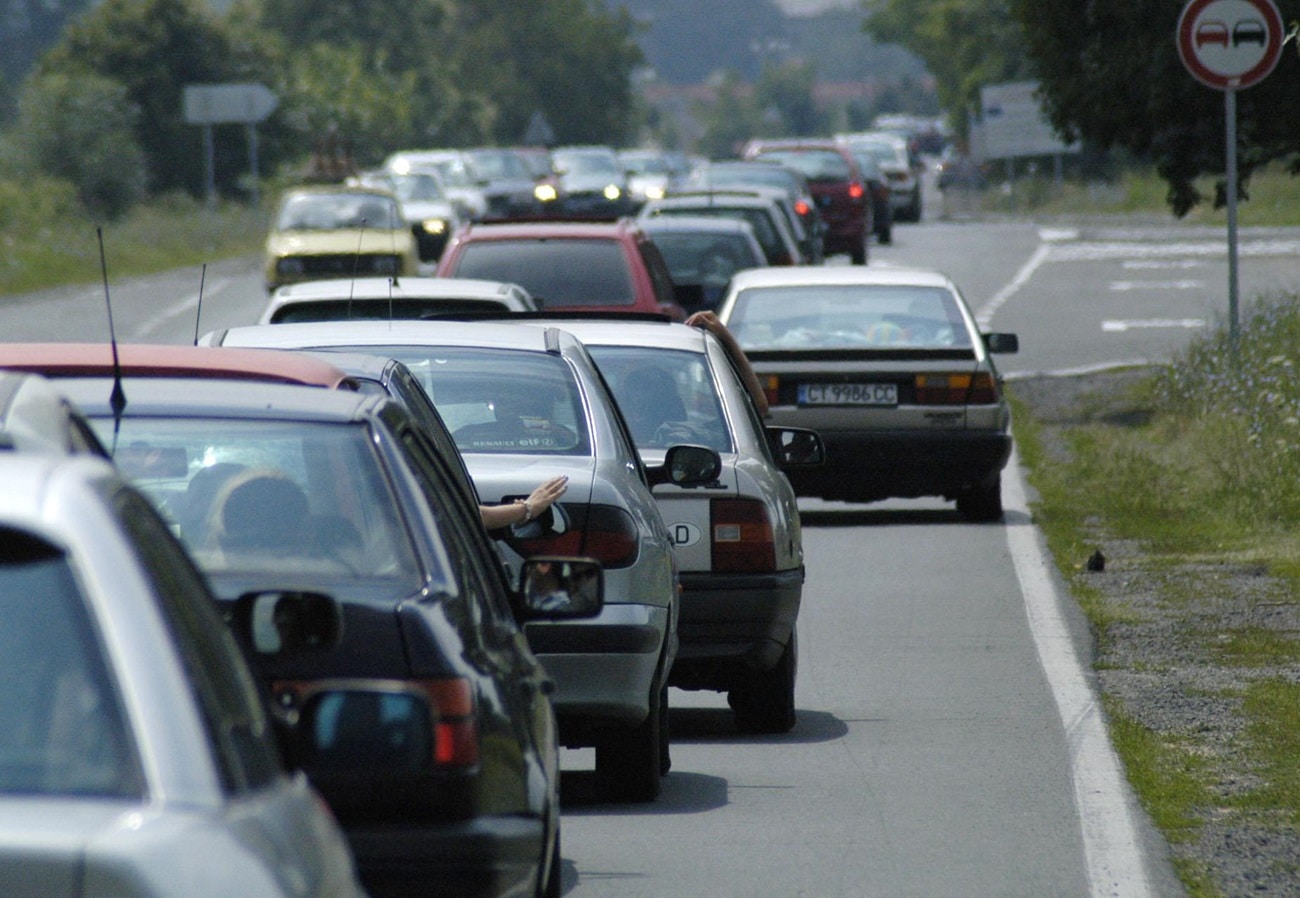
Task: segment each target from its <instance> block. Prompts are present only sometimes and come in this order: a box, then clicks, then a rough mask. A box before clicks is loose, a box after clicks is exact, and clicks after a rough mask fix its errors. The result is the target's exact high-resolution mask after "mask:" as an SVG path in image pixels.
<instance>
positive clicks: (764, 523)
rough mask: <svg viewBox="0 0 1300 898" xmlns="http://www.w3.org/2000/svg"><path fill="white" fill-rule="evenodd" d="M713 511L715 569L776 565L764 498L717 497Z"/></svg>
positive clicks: (747, 569) (758, 568)
mask: <svg viewBox="0 0 1300 898" xmlns="http://www.w3.org/2000/svg"><path fill="white" fill-rule="evenodd" d="M710 514H711V517H712V527H713V533H712V544H713V570H714V571H715V572H716V571H729V572H732V573H736V572H759V571H772V570H775V569H776V543H775V539H774V537H773V535H772V522H771V520H770V519H769V518H768V516H767V509H766V508H765V507H764V505H763V503H762V502H758V501H755V500H753V499H714V500H713V501H712V503H711V508H710Z"/></svg>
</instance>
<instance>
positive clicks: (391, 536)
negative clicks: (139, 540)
mask: <svg viewBox="0 0 1300 898" xmlns="http://www.w3.org/2000/svg"><path fill="white" fill-rule="evenodd" d="M60 386H61V387H62V388H63V390H64V391H65V392H66V393H67V394H68V395H69V396H70V398H72V399H73V401H74V402H75V403H77V404H78V406H79V407H81V408H82V409H84V410H85V412H86V413H87V414H88V415H89V416H90V417H91V419H92V421H93V423H94V424H95V426H96V427H97V429H98V430H99V432H100V435H101V437H102V439H103V440H104V442H105V443H106V444H107V445H110V447H112V448H115V449H116V450H117V453H118V464H119V466H120V467H122V468H123V469H124V471H125V473H127V474H129V475H130V476H131V477H132V478H133V479H134V481H135V482H136V483H137V484H138V485H139V486H140V487H141V488H143V490H144V491H145V492H146V493H147V494H148V495H149V496H150V498H151V499H152V500H153V501H154V502H155V504H156V505H157V506H158V507H159V509H160V510H162V511H163V513H164V515H165V516H166V518H167V520H168V522H169V524H170V525H171V527H172V528H173V529H174V530H175V531H176V532H177V533H178V534H179V535H180V537H181V539H182V541H184V543H185V544H186V547H187V548H188V549H189V550H190V552H191V554H192V555H193V556H194V557H195V559H196V560H197V561H198V562H199V564H200V566H201V567H202V569H203V570H204V572H205V573H206V574H207V576H208V577H209V579H210V580H211V582H212V584H213V586H214V589H215V592H216V593H217V596H218V599H219V600H220V601H221V602H222V603H223V606H224V607H225V609H226V612H227V615H228V617H229V618H230V619H231V620H232V622H234V623H235V624H237V627H236V629H237V631H238V632H241V633H247V634H251V637H252V638H251V642H250V644H249V646H248V647H249V651H250V656H251V658H252V660H253V665H254V671H255V673H256V674H257V675H258V676H259V678H260V679H261V681H262V682H263V683H264V684H265V686H266V688H267V689H268V691H269V693H270V695H271V696H272V700H273V702H274V704H275V706H276V707H278V709H279V711H280V712H281V714H282V715H283V716H284V717H285V718H286V720H289V721H291V722H294V723H295V724H296V728H295V729H294V730H293V738H292V739H290V740H288V745H289V750H290V751H291V753H292V756H293V760H295V761H297V762H298V763H299V764H301V766H302V768H303V769H304V770H305V771H306V772H307V775H308V777H309V778H310V779H311V781H312V783H313V784H314V785H315V787H316V788H317V789H318V790H319V791H320V792H321V794H322V795H323V796H324V797H325V799H326V801H327V802H328V803H329V805H330V807H331V808H332V809H333V811H334V814H335V815H336V816H337V818H338V820H339V822H340V823H341V824H342V826H343V829H344V831H345V832H346V834H347V836H348V840H349V842H350V844H351V847H352V850H353V852H354V854H355V856H356V859H357V864H358V868H359V872H360V875H361V879H362V881H363V884H364V885H365V887H366V888H367V889H368V890H369V891H370V893H371V894H372V896H383V895H408V894H417V893H418V894H439V895H473V896H479V895H538V896H545V895H558V894H559V823H560V817H559V755H558V747H557V741H556V723H555V716H554V711H553V708H552V706H551V701H550V698H549V694H550V692H551V690H552V688H553V687H552V684H551V681H550V679H549V678H548V677H547V675H546V673H545V671H544V670H543V669H542V667H541V666H540V664H539V663H538V662H537V660H536V658H534V656H533V654H532V652H531V651H530V650H529V648H528V643H527V641H526V640H525V638H524V635H523V631H522V627H521V625H520V622H521V621H522V620H525V619H532V618H535V617H546V618H563V617H571V616H575V615H577V616H582V615H585V614H594V613H596V612H597V611H598V610H599V608H600V605H601V599H600V593H599V589H600V577H601V572H600V570H599V568H598V566H596V565H595V564H591V563H587V562H581V561H572V560H557V559H544V560H538V561H534V562H530V563H529V564H528V565H526V566H525V569H524V576H525V577H528V576H532V575H536V574H538V573H542V572H544V573H546V574H547V575H548V576H549V575H550V574H552V573H554V572H555V571H559V570H562V569H568V570H569V574H568V576H567V577H566V578H564V579H563V581H562V583H561V585H562V586H566V587H568V589H567V592H565V591H562V594H561V596H560V597H561V598H563V599H564V600H565V602H563V603H560V604H561V605H564V604H566V603H567V607H558V608H556V609H555V610H551V611H547V612H542V611H537V610H530V606H529V604H528V602H527V601H526V597H525V596H524V595H523V594H522V593H521V592H516V591H515V590H513V589H512V588H510V586H509V585H508V584H507V583H506V582H505V576H504V573H503V570H504V569H503V565H502V563H501V558H500V556H499V555H498V554H497V552H496V551H495V550H494V548H493V547H492V545H491V543H490V542H489V540H488V537H487V533H486V531H484V529H483V526H482V523H481V520H480V518H479V515H478V509H477V507H476V505H475V503H474V501H473V499H472V497H470V496H468V495H466V493H465V490H464V489H463V488H462V487H461V485H460V475H459V474H458V472H457V471H456V470H455V463H454V462H453V461H451V460H449V459H448V458H446V457H445V456H444V455H443V454H441V453H439V452H438V451H437V449H436V448H435V446H434V444H433V443H432V442H431V440H430V439H429V437H428V436H427V433H426V432H425V430H424V428H423V427H421V426H419V425H418V424H417V423H416V421H415V419H413V418H412V416H411V415H410V414H409V413H408V412H407V411H406V410H405V409H404V408H403V407H402V406H400V405H399V404H398V403H397V402H394V401H393V400H391V399H389V398H388V397H387V396H383V395H371V394H367V393H358V392H352V391H347V390H324V389H318V388H312V387H305V386H281V385H274V384H263V383H249V382H242V383H240V384H239V385H238V389H232V388H231V382H229V381H223V380H212V379H208V380H205V379H201V378H185V379H170V378H152V379H148V380H144V379H136V380H128V382H127V383H126V384H125V387H126V389H125V392H126V396H127V405H126V409H125V414H124V415H122V416H120V418H119V417H115V416H114V414H113V411H112V409H111V408H110V403H109V388H108V384H107V383H106V382H105V380H104V379H102V378H94V379H76V378H74V379H67V380H63V381H61V382H60ZM128 449H129V451H126V450H128ZM580 584H581V585H582V586H583V588H582V589H579V588H578V587H579V585H580ZM267 589H274V590H277V591H279V592H281V593H283V592H284V591H286V590H287V591H290V592H291V593H292V594H294V595H302V596H304V597H311V596H320V595H322V594H323V595H326V596H328V597H330V600H332V601H334V602H337V603H339V604H340V605H341V608H342V625H341V632H340V634H339V636H338V639H337V640H335V641H331V642H328V643H322V644H320V645H319V646H318V647H317V648H315V650H313V651H295V652H293V653H292V654H284V651H285V650H286V649H288V648H294V647H298V648H301V647H300V646H296V641H295V638H294V636H293V634H292V633H291V632H285V631H283V630H282V629H281V628H280V625H279V619H278V618H276V617H275V616H274V615H273V614H272V613H264V614H261V615H260V616H259V613H258V611H257V606H256V605H255V604H253V605H251V606H250V603H249V601H248V597H249V596H250V595H252V594H255V593H258V592H261V591H265V590H267ZM548 592H549V590H548ZM535 604H536V603H535Z"/></svg>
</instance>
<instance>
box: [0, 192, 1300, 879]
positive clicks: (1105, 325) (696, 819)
mask: <svg viewBox="0 0 1300 898" xmlns="http://www.w3.org/2000/svg"><path fill="white" fill-rule="evenodd" d="M894 234H895V243H894V245H892V246H889V247H873V250H872V252H873V256H872V261H873V264H886V263H891V262H892V263H900V264H915V265H924V266H929V267H938V268H941V269H943V270H945V271H947V272H948V273H949V274H950V275H951V276H952V277H953V278H954V280H956V281H957V283H958V284H959V285H960V286H961V287H962V288H963V290H964V291H965V292H966V294H967V298H968V300H969V302H970V303H971V305H972V307H973V308H975V309H976V311H977V313H978V314H979V315H980V317H981V319H982V320H983V321H984V323H985V326H986V329H990V330H1007V331H1015V332H1017V333H1018V334H1019V335H1020V341H1021V347H1022V348H1021V352H1020V353H1019V354H1018V355H1015V356H1005V357H1001V358H1000V363H1001V365H1002V369H1003V371H1004V372H1005V373H1006V374H1007V375H1008V376H1009V377H1015V376H1016V375H1017V374H1020V373H1026V372H1042V371H1057V372H1068V371H1074V370H1083V369H1087V368H1090V367H1096V366H1106V365H1113V364H1122V363H1125V362H1131V361H1139V360H1154V359H1163V358H1168V357H1169V356H1170V354H1171V353H1172V352H1174V351H1175V350H1176V349H1177V347H1179V346H1181V345H1183V343H1184V342H1185V341H1186V340H1187V339H1189V338H1190V337H1191V336H1192V335H1194V334H1195V333H1198V332H1200V331H1201V330H1203V329H1204V328H1205V327H1206V326H1207V324H1208V323H1210V322H1214V321H1216V320H1220V319H1222V317H1223V316H1225V315H1226V314H1227V302H1226V295H1227V287H1226V285H1227V264H1226V253H1225V246H1226V238H1225V235H1223V234H1217V233H1215V232H1213V231H1209V230H1189V229H1185V228H1176V229H1171V228H1169V227H1168V226H1166V225H1163V224H1161V225H1155V226H1147V227H1138V228H1133V227H1125V228H1118V227H1110V226H1107V227H1100V226H1097V225H1089V226H1085V227H1062V226H1061V225H1060V224H1059V223H1054V224H1052V225H1051V226H1049V227H1045V226H1040V225H1037V224H1033V223H991V222H977V221H974V220H964V219H944V218H943V217H942V216H941V214H940V210H939V208H938V206H937V204H936V203H935V202H931V204H930V208H929V209H928V210H927V220H926V221H924V222H923V223H921V224H918V225H899V226H897V227H895V230H894ZM1297 250H1300V238H1298V235H1297V234H1296V233H1294V232H1251V233H1244V234H1243V235H1242V275H1241V277H1242V295H1243V297H1245V298H1246V299H1245V301H1246V302H1247V303H1248V301H1249V297H1251V296H1253V295H1254V294H1255V293H1257V292H1258V291H1260V290H1268V289H1286V288H1290V289H1300V270H1297V266H1296V265H1295V263H1294V259H1295V258H1296V254H1297ZM257 269H258V265H257V261H256V260H243V261H236V262H224V263H220V264H216V265H213V266H211V267H210V268H209V269H208V271H207V272H206V275H205V276H204V280H205V285H204V291H203V302H202V313H201V316H200V315H199V311H198V292H199V279H200V272H199V271H198V270H193V271H182V272H175V273H172V274H171V275H168V276H165V277H160V278H151V279H146V280H142V281H130V282H123V283H115V282H113V281H111V280H110V293H111V295H112V297H113V306H114V311H115V327H116V332H117V336H118V338H119V339H121V340H123V341H127V342H143V341H161V342H174V343H175V342H179V343H188V342H191V341H192V340H193V339H194V335H195V333H196V332H197V333H201V332H204V331H207V330H209V329H211V328H214V327H220V326H225V325H233V324H242V323H249V322H251V321H252V320H253V319H254V318H255V317H256V315H257V313H258V312H259V311H260V309H261V306H262V303H263V302H264V301H265V295H264V292H263V290H262V288H261V285H260V278H259V276H258V271H257ZM106 321H107V317H106V314H105V301H104V290H103V287H102V286H100V285H91V286H87V287H82V288H75V289H69V290H59V291H51V292H48V293H43V294H33V295H28V296H22V297H8V298H5V300H4V301H3V302H0V334H3V335H4V338H5V339H10V340H19V339H76V340H100V339H104V338H105V336H106V335H107V325H106ZM1007 480H1008V484H1007V507H1008V515H1007V521H1006V523H1005V525H973V524H968V523H965V522H964V521H963V520H962V519H960V518H959V517H957V516H956V514H955V513H954V512H953V511H952V510H951V509H950V507H948V506H947V505H946V504H944V503H942V502H937V501H933V502H930V501H916V502H895V503H880V504H874V505H865V506H850V505H841V504H837V503H820V502H811V501H809V502H805V503H803V505H802V508H803V512H804V523H805V548H806V552H807V568H808V580H807V586H806V590H805V595H804V606H803V610H802V612H801V616H800V625H799V638H800V666H799V684H798V691H797V699H798V709H799V710H798V715H799V716H798V723H797V725H796V727H795V729H794V730H793V732H791V733H790V734H788V735H784V736H779V737H762V738H759V737H752V736H742V735H740V734H737V733H736V732H735V731H734V729H733V728H732V726H731V723H730V716H729V713H728V712H727V710H726V704H725V699H724V698H723V697H721V696H718V695H714V694H710V693H687V692H682V691H679V690H673V691H672V692H671V703H672V705H673V712H672V727H673V734H674V736H673V760H674V766H673V771H672V773H670V774H669V775H668V777H667V778H666V779H665V784H664V791H663V794H662V796H661V797H660V798H659V800H658V801H656V802H655V803H653V804H650V805H645V806H634V805H607V804H603V803H601V802H599V801H598V800H597V799H596V798H595V797H594V792H593V789H592V787H591V782H590V779H591V774H590V769H591V766H592V757H591V753H590V752H584V751H571V752H565V757H564V759H563V763H564V768H565V771H566V772H565V780H564V801H565V806H564V837H563V838H564V844H563V853H564V884H565V892H566V894H567V895H570V896H573V898H602V896H617V898H633V896H652V898H667V896H674V898H676V896H688V895H705V894H709V895H720V896H746V898H765V896H772V898H790V896H799V895H806V896H817V898H836V896H845V898H848V896H853V898H861V896H881V898H895V896H933V898H950V896H958V895H960V896H967V895H988V896H1025V898H1043V896H1125V898H1127V896H1133V898H1145V896H1156V898H1165V896H1177V895H1180V894H1182V892H1181V889H1180V887H1179V886H1178V885H1177V883H1176V881H1175V880H1174V877H1173V875H1172V873H1171V871H1170V869H1169V866H1168V863H1167V861H1166V859H1165V855H1164V847H1163V843H1162V842H1161V841H1160V839H1159V838H1158V837H1156V836H1155V835H1154V834H1153V833H1152V832H1151V830H1150V828H1149V825H1148V823H1147V821H1146V819H1145V817H1144V816H1143V815H1142V814H1141V812H1140V811H1138V810H1137V809H1136V808H1135V807H1134V806H1133V803H1132V801H1131V796H1129V795H1128V793H1127V791H1126V788H1125V787H1124V785H1123V783H1122V782H1117V781H1116V779H1115V777H1114V775H1113V773H1114V771H1113V770H1112V769H1110V767H1108V765H1110V764H1113V757H1109V756H1108V754H1107V752H1108V746H1107V745H1106V744H1105V741H1104V735H1103V736H1102V737H1101V738H1100V739H1099V737H1098V732H1099V731H1098V730H1097V724H1098V719H1097V712H1096V708H1095V705H1093V704H1092V701H1091V693H1090V692H1089V691H1088V688H1087V687H1088V680H1087V674H1086V670H1087V657H1086V650H1087V644H1086V639H1084V638H1083V637H1082V634H1083V628H1082V627H1081V625H1080V622H1079V620H1078V619H1077V616H1076V615H1074V614H1073V613H1072V612H1071V610H1070V606H1069V603H1068V602H1065V603H1063V602H1060V601H1059V596H1058V595H1057V594H1056V586H1057V584H1056V582H1055V578H1054V577H1053V576H1052V574H1051V571H1050V568H1049V567H1047V566H1046V565H1044V564H1043V563H1042V559H1041V557H1040V556H1039V555H1038V554H1037V553H1038V551H1039V546H1038V541H1037V534H1036V532H1035V531H1034V528H1033V526H1032V523H1031V521H1030V519H1029V516H1028V513H1027V512H1026V511H1025V509H1024V507H1023V499H1022V498H1021V496H1020V492H1019V484H1018V477H1017V476H1016V474H1015V472H1014V471H1013V472H1011V473H1010V474H1009V476H1008V478H1007ZM1099 742H1100V743H1101V744H1098V743H1099Z"/></svg>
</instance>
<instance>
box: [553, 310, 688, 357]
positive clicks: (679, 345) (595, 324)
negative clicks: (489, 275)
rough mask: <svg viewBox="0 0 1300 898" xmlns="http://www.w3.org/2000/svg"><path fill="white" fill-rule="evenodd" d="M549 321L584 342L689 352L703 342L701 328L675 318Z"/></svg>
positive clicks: (589, 344) (594, 344) (591, 344)
mask: <svg viewBox="0 0 1300 898" xmlns="http://www.w3.org/2000/svg"><path fill="white" fill-rule="evenodd" d="M553 324H554V326H555V327H559V328H562V329H563V330H565V331H567V332H569V333H571V334H573V335H574V336H575V337H577V338H578V339H579V340H581V341H582V342H583V344H584V345H587V346H646V347H652V348H655V349H669V350H679V351H689V352H703V351H704V346H705V336H704V335H705V331H703V330H701V329H700V328H698V327H690V326H689V325H686V324H682V323H680V322H676V321H609V320H603V319H601V320H597V319H583V318H574V319H565V318H559V319H557V320H556V321H554V322H553ZM534 326H536V325H534Z"/></svg>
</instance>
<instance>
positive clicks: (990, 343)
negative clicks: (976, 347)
mask: <svg viewBox="0 0 1300 898" xmlns="http://www.w3.org/2000/svg"><path fill="white" fill-rule="evenodd" d="M981 336H983V337H984V345H985V346H986V347H987V348H988V351H989V352H998V353H1013V352H1019V351H1020V338H1019V337H1017V336H1016V335H1015V334H1000V333H993V334H982V335H981Z"/></svg>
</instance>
